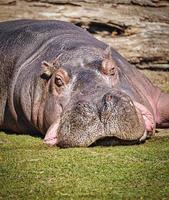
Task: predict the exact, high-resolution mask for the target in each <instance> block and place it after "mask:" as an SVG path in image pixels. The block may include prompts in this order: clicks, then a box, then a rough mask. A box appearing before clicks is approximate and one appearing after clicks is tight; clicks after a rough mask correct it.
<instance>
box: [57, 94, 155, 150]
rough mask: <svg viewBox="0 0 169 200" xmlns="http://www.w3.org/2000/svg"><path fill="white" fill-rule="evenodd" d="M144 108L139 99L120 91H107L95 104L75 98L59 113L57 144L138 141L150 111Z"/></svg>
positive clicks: (87, 144)
mask: <svg viewBox="0 0 169 200" xmlns="http://www.w3.org/2000/svg"><path fill="white" fill-rule="evenodd" d="M143 111H144V112H143ZM145 111H147V110H145V109H143V107H141V106H140V104H139V103H135V102H133V101H131V99H130V97H129V96H127V95H124V94H122V93H120V92H118V93H116V94H113V93H108V94H106V95H105V96H104V97H103V99H102V101H101V103H98V104H96V106H95V104H91V103H89V102H83V101H82V102H78V103H77V104H76V105H75V106H74V107H73V108H72V109H70V110H68V111H66V113H65V114H64V115H63V117H62V120H61V124H60V126H59V131H58V134H57V146H60V147H80V146H82V147H87V146H93V145H104V146H112V145H116V144H136V143H140V142H142V141H144V140H145V139H146V137H147V130H146V128H147V127H146V126H148V125H147V124H146V122H145V121H147V118H146V116H147V114H149V113H146V112H145ZM147 112H148V111H147ZM150 121H151V120H149V122H150ZM149 128H150V127H149Z"/></svg>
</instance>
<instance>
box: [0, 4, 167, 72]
mask: <svg viewBox="0 0 169 200" xmlns="http://www.w3.org/2000/svg"><path fill="white" fill-rule="evenodd" d="M21 18H31V19H59V20H64V21H69V22H73V23H74V24H76V25H78V26H81V27H83V28H86V29H87V30H88V31H89V32H91V33H93V34H94V35H95V37H96V38H98V39H100V40H102V41H104V42H106V43H107V44H110V45H111V46H112V47H113V48H115V49H116V50H117V51H119V52H120V53H121V54H122V55H123V56H124V57H126V58H127V59H128V60H129V61H130V62H131V63H133V64H135V65H136V66H137V67H138V68H149V69H155V70H158V69H160V70H161V69H162V70H169V1H167V0H105V1H103V0H79V1H78V0H71V1H70V0H0V21H4V20H9V19H12V20H14V19H21Z"/></svg>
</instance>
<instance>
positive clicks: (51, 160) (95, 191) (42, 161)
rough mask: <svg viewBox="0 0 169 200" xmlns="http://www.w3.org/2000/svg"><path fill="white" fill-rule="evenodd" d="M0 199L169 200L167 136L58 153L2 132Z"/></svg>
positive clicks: (36, 141)
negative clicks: (136, 142) (127, 144)
mask: <svg viewBox="0 0 169 200" xmlns="http://www.w3.org/2000/svg"><path fill="white" fill-rule="evenodd" d="M164 135H165V134H164ZM0 199H5V200H6V199H13V200H14V199H17V200H19V199H31V200H33V199H41V200H42V199H45V200H46V199H50V200H51V199H73V200H74V199H85V200H86V199H106V200H107V199H158V200H159V199H169V136H167V135H166V136H163V137H155V138H152V139H150V140H148V141H147V142H146V143H145V144H142V145H134V146H116V147H94V148H69V149H59V148H54V147H53V148H49V147H47V146H45V145H44V144H42V140H41V139H40V138H35V137H31V136H25V135H24V136H23V135H22V136H21V135H7V134H5V133H3V132H1V133H0Z"/></svg>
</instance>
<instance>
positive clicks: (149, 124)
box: [133, 101, 155, 136]
mask: <svg viewBox="0 0 169 200" xmlns="http://www.w3.org/2000/svg"><path fill="white" fill-rule="evenodd" d="M133 103H134V105H135V107H136V110H137V111H138V112H140V113H141V115H142V117H143V119H144V123H145V128H146V131H147V133H148V135H149V136H151V135H153V134H154V132H155V121H154V117H153V115H152V113H151V112H150V111H149V110H148V109H147V108H146V107H145V106H143V105H142V104H140V103H138V102H135V101H134V102H133Z"/></svg>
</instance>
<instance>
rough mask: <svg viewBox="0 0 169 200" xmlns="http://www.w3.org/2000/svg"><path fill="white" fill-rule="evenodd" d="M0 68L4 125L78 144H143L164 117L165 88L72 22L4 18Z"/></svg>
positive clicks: (51, 140) (0, 114) (50, 140)
mask: <svg viewBox="0 0 169 200" xmlns="http://www.w3.org/2000/svg"><path fill="white" fill-rule="evenodd" d="M0 67H1V71H0V77H1V80H0V86H1V90H0V129H3V130H9V131H12V132H14V131H15V132H17V133H31V134H37V133H40V134H42V135H45V139H44V141H45V143H47V144H49V145H57V146H61V147H75V146H90V145H92V144H97V141H98V144H101V145H104V144H108V145H113V144H114V143H113V140H114V141H115V143H116V142H117V143H125V141H129V142H131V143H139V142H141V141H144V140H145V139H146V136H147V133H153V132H154V130H155V124H156V123H159V122H160V120H159V119H160V116H158V110H157V107H158V104H157V103H158V99H159V96H160V95H161V92H160V90H159V89H158V88H157V87H155V86H153V85H152V84H151V82H150V81H149V80H148V79H147V78H146V77H145V76H143V75H142V74H141V73H140V72H139V71H137V70H136V69H135V68H134V67H133V66H131V65H130V64H129V63H128V62H127V61H126V60H125V59H124V58H123V57H121V56H120V55H119V54H118V53H117V52H116V51H115V50H113V49H111V50H110V49H109V48H107V45H106V44H104V43H103V42H100V41H98V40H96V39H95V38H93V37H92V36H91V35H90V34H89V33H87V31H85V30H83V29H81V28H78V27H76V26H74V25H72V24H70V23H66V22H60V21H38V20H20V21H13V22H3V23H0ZM166 99H167V101H168V96H167V98H166ZM160 106H161V105H160V104H159V107H160ZM166 116H167V117H166ZM168 116H169V114H167V115H166V114H165V117H166V118H167V120H168V119H169V118H168ZM167 120H166V119H164V121H165V122H166V121H167ZM167 122H168V121H167Z"/></svg>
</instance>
